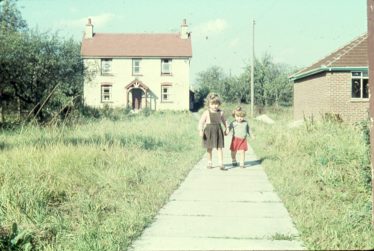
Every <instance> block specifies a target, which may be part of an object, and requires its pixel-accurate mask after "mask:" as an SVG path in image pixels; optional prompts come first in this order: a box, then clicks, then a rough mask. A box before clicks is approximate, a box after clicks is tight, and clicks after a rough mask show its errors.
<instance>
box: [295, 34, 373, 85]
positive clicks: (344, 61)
mask: <svg viewBox="0 0 374 251" xmlns="http://www.w3.org/2000/svg"><path fill="white" fill-rule="evenodd" d="M367 37H368V36H367V34H364V35H361V36H359V37H358V38H356V39H355V40H353V41H352V42H350V43H349V44H347V45H345V46H343V47H341V48H339V49H338V50H336V51H334V52H333V53H331V54H330V55H328V56H327V57H325V58H323V59H321V60H319V61H317V62H316V63H314V64H312V65H311V66H308V67H305V68H303V69H301V70H300V71H298V72H296V73H295V74H293V75H291V76H290V78H291V79H300V78H303V77H307V76H310V75H313V74H315V73H319V72H322V71H325V70H327V69H334V68H336V69H338V68H339V69H341V68H343V67H347V68H349V67H351V68H352V67H368V64H369V61H368V46H367Z"/></svg>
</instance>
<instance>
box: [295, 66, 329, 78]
mask: <svg viewBox="0 0 374 251" xmlns="http://www.w3.org/2000/svg"><path fill="white" fill-rule="evenodd" d="M327 69H328V68H327V67H325V66H321V67H320V68H315V69H312V70H310V71H307V72H304V73H301V74H294V75H291V76H290V77H289V79H290V80H291V81H295V80H298V79H301V78H306V77H308V76H311V75H314V74H317V73H320V72H324V71H327Z"/></svg>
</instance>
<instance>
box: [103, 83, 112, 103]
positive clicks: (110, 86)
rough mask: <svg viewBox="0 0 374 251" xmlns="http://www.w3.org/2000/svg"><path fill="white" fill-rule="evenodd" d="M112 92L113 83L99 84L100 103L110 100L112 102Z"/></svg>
mask: <svg viewBox="0 0 374 251" xmlns="http://www.w3.org/2000/svg"><path fill="white" fill-rule="evenodd" d="M106 88H107V90H108V93H107V95H108V96H109V99H105V96H106V93H105V89H106ZM112 93H113V85H112V84H109V83H105V84H101V86H100V101H101V103H111V102H113V100H112V98H113V95H112Z"/></svg>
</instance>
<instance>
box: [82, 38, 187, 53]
mask: <svg viewBox="0 0 374 251" xmlns="http://www.w3.org/2000/svg"><path fill="white" fill-rule="evenodd" d="M81 55H82V56H83V57H192V46H191V38H190V37H189V38H187V39H181V38H180V35H179V34H178V33H168V34H113V33H94V35H93V37H92V38H88V39H85V38H83V41H82V47H81Z"/></svg>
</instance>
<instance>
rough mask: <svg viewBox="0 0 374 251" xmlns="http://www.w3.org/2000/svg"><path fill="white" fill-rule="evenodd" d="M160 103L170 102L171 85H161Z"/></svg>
mask: <svg viewBox="0 0 374 251" xmlns="http://www.w3.org/2000/svg"><path fill="white" fill-rule="evenodd" d="M161 102H171V84H163V85H161Z"/></svg>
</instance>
